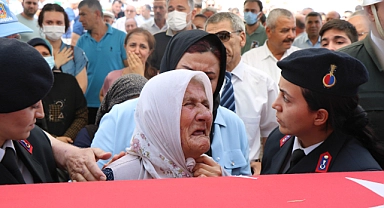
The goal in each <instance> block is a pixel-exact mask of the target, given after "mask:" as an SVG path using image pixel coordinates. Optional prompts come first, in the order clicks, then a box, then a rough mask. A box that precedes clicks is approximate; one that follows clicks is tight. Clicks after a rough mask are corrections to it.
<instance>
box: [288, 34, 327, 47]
mask: <svg viewBox="0 0 384 208" xmlns="http://www.w3.org/2000/svg"><path fill="white" fill-rule="evenodd" d="M292 45H293V46H296V47H298V48H302V49H304V48H321V37H320V36H319V38H318V40H317V42H316V44H315V45H313V44H312V42H311V40H309V38H308V34H307V33H306V32H303V33H302V34H300V35H299V36H297V37H296V38H295V40H294V41H293V43H292Z"/></svg>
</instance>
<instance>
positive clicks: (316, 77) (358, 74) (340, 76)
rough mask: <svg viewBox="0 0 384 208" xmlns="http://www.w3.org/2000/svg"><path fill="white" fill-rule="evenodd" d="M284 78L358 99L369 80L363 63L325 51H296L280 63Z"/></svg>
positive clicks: (328, 92)
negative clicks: (361, 89)
mask: <svg viewBox="0 0 384 208" xmlns="http://www.w3.org/2000/svg"><path fill="white" fill-rule="evenodd" d="M277 66H278V67H279V68H280V69H281V76H282V77H284V79H286V80H287V81H289V82H291V83H293V84H295V85H298V86H300V87H303V88H306V89H309V90H312V91H315V92H318V93H325V94H330V95H336V96H348V97H351V96H355V95H356V94H357V90H358V87H359V86H360V85H361V84H364V83H365V82H367V81H368V71H367V69H366V68H365V66H364V64H363V63H361V62H360V61H359V60H357V59H355V58H353V57H351V56H349V55H348V54H346V53H343V52H336V51H331V50H328V49H325V48H310V49H304V50H299V51H295V52H293V53H292V54H290V55H289V56H288V57H286V58H285V59H283V60H281V61H279V62H277Z"/></svg>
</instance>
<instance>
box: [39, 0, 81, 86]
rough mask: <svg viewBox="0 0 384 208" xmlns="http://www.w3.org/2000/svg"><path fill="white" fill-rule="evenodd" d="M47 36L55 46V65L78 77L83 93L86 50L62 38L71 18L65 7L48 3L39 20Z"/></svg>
mask: <svg viewBox="0 0 384 208" xmlns="http://www.w3.org/2000/svg"><path fill="white" fill-rule="evenodd" d="M37 22H38V24H39V26H40V28H41V30H42V31H43V33H44V34H45V38H46V39H47V40H48V41H49V43H50V44H51V45H52V48H53V56H54V59H55V66H56V68H57V69H59V70H61V71H62V72H64V73H67V74H71V75H73V76H75V77H76V80H77V82H78V83H79V85H80V88H81V90H82V91H83V93H85V91H86V90H87V84H88V80H87V71H86V68H87V63H88V59H87V57H86V56H85V53H84V51H83V50H82V49H81V48H79V47H77V46H70V45H67V44H65V43H64V42H63V41H62V40H61V36H62V35H63V34H64V33H65V31H67V30H68V28H69V26H70V25H69V19H68V15H67V13H66V12H65V11H64V9H63V7H61V6H60V5H58V4H46V5H44V7H43V9H42V10H41V12H40V14H39V18H38V20H37Z"/></svg>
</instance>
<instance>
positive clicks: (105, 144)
mask: <svg viewBox="0 0 384 208" xmlns="http://www.w3.org/2000/svg"><path fill="white" fill-rule="evenodd" d="M138 100H139V99H138V98H136V99H132V100H127V101H125V102H123V103H121V104H116V105H114V106H113V108H112V109H111V111H110V112H109V113H107V114H105V115H104V116H103V118H102V119H101V122H100V126H99V129H98V130H97V132H96V134H95V138H94V139H93V141H92V144H91V147H98V148H101V149H103V150H104V151H107V152H111V153H112V155H114V154H118V153H120V152H121V151H125V150H126V148H127V147H129V146H130V142H131V138H132V135H133V131H134V130H135V127H136V125H135V119H134V114H135V109H136V105H137V102H138ZM212 128H215V134H214V138H213V142H212V144H211V148H212V157H213V159H214V160H215V161H216V162H217V163H219V164H220V165H221V166H222V167H223V168H224V169H225V170H226V171H227V172H228V173H230V174H231V175H251V168H250V163H249V160H248V153H249V147H248V139H247V134H246V131H245V126H244V123H243V122H242V121H241V119H240V118H239V117H238V116H237V115H236V114H235V113H233V112H232V111H230V110H228V109H225V108H223V107H219V108H218V110H217V116H216V119H215V122H214V126H213V127H212ZM107 162H108V160H99V161H98V162H97V164H98V165H99V167H100V168H101V167H103V165H104V164H106V163H107Z"/></svg>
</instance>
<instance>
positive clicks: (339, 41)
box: [321, 29, 352, 51]
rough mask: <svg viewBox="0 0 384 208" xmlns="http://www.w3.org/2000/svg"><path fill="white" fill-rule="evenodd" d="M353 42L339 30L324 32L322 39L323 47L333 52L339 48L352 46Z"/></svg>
mask: <svg viewBox="0 0 384 208" xmlns="http://www.w3.org/2000/svg"><path fill="white" fill-rule="evenodd" d="M351 43H352V42H351V40H350V39H349V38H348V36H347V34H346V33H345V32H344V31H341V30H337V29H330V30H327V31H325V32H324V34H323V36H322V37H321V47H323V48H327V49H329V50H331V51H336V50H337V49H339V48H342V47H344V46H347V45H349V44H351Z"/></svg>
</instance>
